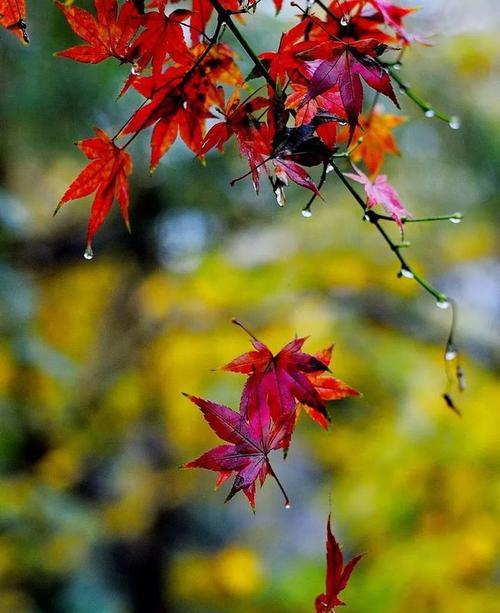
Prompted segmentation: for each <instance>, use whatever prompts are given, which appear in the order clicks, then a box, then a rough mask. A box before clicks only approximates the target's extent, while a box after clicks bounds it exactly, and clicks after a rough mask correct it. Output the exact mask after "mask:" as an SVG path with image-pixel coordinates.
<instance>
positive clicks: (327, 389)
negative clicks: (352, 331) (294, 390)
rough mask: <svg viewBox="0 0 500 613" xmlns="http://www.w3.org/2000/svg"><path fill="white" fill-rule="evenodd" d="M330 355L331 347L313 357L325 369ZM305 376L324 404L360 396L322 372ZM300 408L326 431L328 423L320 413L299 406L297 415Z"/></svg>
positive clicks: (329, 360)
mask: <svg viewBox="0 0 500 613" xmlns="http://www.w3.org/2000/svg"><path fill="white" fill-rule="evenodd" d="M332 354H333V345H330V347H327V348H326V349H323V351H320V352H319V353H316V354H315V356H314V357H316V358H317V359H318V360H319V361H320V362H321V363H322V364H324V365H325V366H326V367H329V366H330V362H331V360H332ZM306 376H307V378H308V379H309V381H310V382H311V383H312V384H313V386H314V388H315V389H316V391H317V392H318V395H319V397H320V398H321V400H323V401H324V402H328V401H334V400H341V399H342V398H348V397H350V396H360V395H361V394H360V393H359V392H358V390H355V389H354V388H353V387H350V386H349V385H347V384H346V383H344V382H343V381H341V380H340V379H336V378H335V377H331V376H330V375H328V374H326V373H325V371H324V370H319V371H316V372H312V373H308V374H307V375H306ZM301 408H303V409H304V411H305V412H306V413H307V414H308V415H309V417H310V418H311V419H313V420H314V421H315V422H316V423H318V424H319V425H320V426H321V427H322V428H325V429H326V428H327V427H328V421H327V419H326V418H325V415H324V414H323V413H320V412H318V411H317V410H316V409H314V408H312V407H308V406H307V405H300V404H299V406H298V408H297V413H299V412H300V409H301Z"/></svg>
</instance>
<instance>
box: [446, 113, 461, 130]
mask: <svg viewBox="0 0 500 613" xmlns="http://www.w3.org/2000/svg"><path fill="white" fill-rule="evenodd" d="M448 125H449V126H450V128H451V129H452V130H460V127H461V125H462V122H461V121H460V117H457V116H456V115H453V117H452V118H451V119H450V123H449V124H448Z"/></svg>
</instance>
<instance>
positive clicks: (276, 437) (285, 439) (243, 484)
mask: <svg viewBox="0 0 500 613" xmlns="http://www.w3.org/2000/svg"><path fill="white" fill-rule="evenodd" d="M184 395H185V396H186V397H187V398H189V399H190V400H191V401H192V402H193V403H194V404H196V405H197V406H198V407H199V408H200V410H201V412H202V413H203V416H204V417H205V419H206V421H207V422H208V425H209V426H210V427H211V428H212V430H213V431H214V432H215V433H216V434H217V435H218V436H219V437H220V438H221V439H223V440H224V441H227V442H228V443H229V444H228V445H219V446H218V447H214V448H213V449H211V450H210V451H207V452H206V453H204V454H203V455H201V456H200V457H199V458H197V459H196V460H192V461H191V462H187V463H186V464H184V465H183V468H206V469H207V470H213V471H216V472H218V473H219V477H218V479H217V482H216V488H218V487H219V486H220V485H221V484H222V483H224V482H225V481H226V480H227V479H228V478H230V477H231V476H232V475H233V474H235V475H236V476H235V480H234V483H233V485H232V487H231V490H230V492H229V494H228V496H227V498H226V502H228V501H229V500H231V498H232V497H233V496H234V495H235V494H236V493H238V492H239V491H242V492H243V493H244V494H245V496H246V497H247V499H248V502H249V503H250V506H251V507H252V509H253V510H255V483H256V481H257V480H258V481H259V483H260V485H261V486H262V485H263V484H264V481H265V480H266V477H267V476H268V475H271V476H272V477H274V478H275V480H276V482H277V483H278V486H279V488H280V490H281V492H282V493H283V496H284V497H285V506H286V507H287V508H288V507H289V506H290V501H289V499H288V497H287V495H286V493H285V491H284V489H283V486H282V485H281V483H280V482H279V480H278V478H277V477H276V474H275V472H274V470H273V468H272V467H271V464H270V462H269V458H268V456H269V453H270V452H271V451H273V450H276V449H283V448H285V447H288V445H289V439H290V431H291V429H290V426H289V423H288V422H289V421H290V420H291V419H292V418H293V416H290V415H282V416H281V417H280V418H279V419H278V420H277V421H276V422H274V423H273V422H272V421H271V420H269V419H268V420H267V421H263V420H262V419H260V418H259V419H253V420H247V419H245V418H244V417H243V415H241V414H240V413H237V412H236V411H233V410H232V409H230V408H228V407H226V406H224V405H221V404H216V403H215V402H210V401H209V400H203V398H198V397H196V396H189V395H188V394H184Z"/></svg>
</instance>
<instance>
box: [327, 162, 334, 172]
mask: <svg viewBox="0 0 500 613" xmlns="http://www.w3.org/2000/svg"><path fill="white" fill-rule="evenodd" d="M332 170H333V166H332V165H331V164H328V166H327V167H326V174H328V173H330V172H332Z"/></svg>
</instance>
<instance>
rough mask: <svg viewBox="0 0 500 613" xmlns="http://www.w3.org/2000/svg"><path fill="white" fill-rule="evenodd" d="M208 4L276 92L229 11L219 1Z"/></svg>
mask: <svg viewBox="0 0 500 613" xmlns="http://www.w3.org/2000/svg"><path fill="white" fill-rule="evenodd" d="M210 3H211V4H212V6H213V7H214V9H215V10H216V11H217V14H218V15H219V20H220V21H221V22H222V23H225V24H226V25H227V27H228V28H229V29H230V30H231V32H232V33H233V34H234V36H235V38H236V40H237V41H238V42H239V43H240V45H241V46H242V47H243V49H244V50H245V52H246V54H247V55H248V57H249V58H250V59H251V60H252V62H253V63H254V65H255V67H256V68H257V69H258V70H259V72H260V74H261V76H263V77H264V79H265V80H266V81H267V82H268V84H269V85H270V87H271V88H272V89H273V90H274V91H276V82H275V81H274V79H273V78H272V77H271V75H270V74H269V72H268V71H267V69H266V67H265V66H264V64H263V63H262V62H261V60H260V58H259V57H258V55H257V54H256V53H255V51H254V50H253V49H252V47H251V46H250V44H249V43H248V41H247V39H246V38H245V37H244V36H243V34H242V33H241V32H240V30H239V29H238V27H237V26H236V24H235V23H234V21H233V20H232V18H231V16H232V15H233V14H234V13H232V12H231V11H227V10H226V9H225V8H224V7H223V6H222V5H221V3H220V2H219V0H210Z"/></svg>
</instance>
